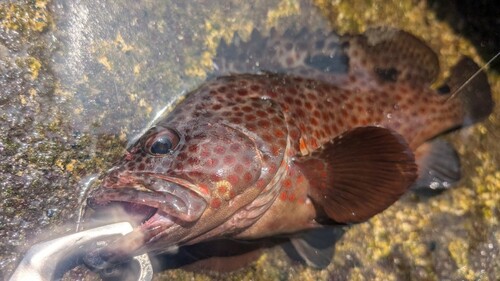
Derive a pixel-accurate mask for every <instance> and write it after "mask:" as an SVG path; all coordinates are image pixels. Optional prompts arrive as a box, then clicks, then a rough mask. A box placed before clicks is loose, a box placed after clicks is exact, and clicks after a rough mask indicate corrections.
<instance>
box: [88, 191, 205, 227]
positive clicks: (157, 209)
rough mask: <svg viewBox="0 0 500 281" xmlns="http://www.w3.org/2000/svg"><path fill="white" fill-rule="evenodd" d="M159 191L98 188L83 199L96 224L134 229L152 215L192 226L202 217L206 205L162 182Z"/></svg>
mask: <svg viewBox="0 0 500 281" xmlns="http://www.w3.org/2000/svg"><path fill="white" fill-rule="evenodd" d="M161 190H162V191H161V192H159V191H144V188H140V190H138V189H135V188H134V187H120V188H100V189H98V190H96V192H95V193H94V194H92V195H91V197H89V198H88V199H87V205H88V206H89V207H90V208H92V209H94V210H95V211H96V212H95V214H94V215H93V218H97V219H98V220H106V221H108V220H111V221H119V220H124V219H125V220H129V221H131V222H132V223H133V224H135V225H141V224H144V223H146V222H148V221H150V220H151V219H152V218H153V216H155V214H158V215H163V216H168V217H172V218H175V219H176V220H178V221H179V220H180V221H182V222H193V221H196V220H198V218H199V217H200V216H201V215H202V214H203V212H204V211H205V208H206V207H207V202H206V201H205V200H204V199H203V198H202V197H200V196H199V195H198V194H196V193H194V192H193V191H191V190H189V189H188V188H186V187H183V186H181V185H178V184H175V183H171V182H165V183H164V184H163V185H162V188H161Z"/></svg>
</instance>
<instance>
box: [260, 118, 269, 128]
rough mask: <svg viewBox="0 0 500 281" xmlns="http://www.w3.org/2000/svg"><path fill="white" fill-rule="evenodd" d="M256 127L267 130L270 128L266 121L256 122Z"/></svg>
mask: <svg viewBox="0 0 500 281" xmlns="http://www.w3.org/2000/svg"><path fill="white" fill-rule="evenodd" d="M257 125H259V126H260V127H261V128H264V129H268V128H269V127H270V126H271V123H270V122H269V121H267V120H260V121H259V122H257Z"/></svg>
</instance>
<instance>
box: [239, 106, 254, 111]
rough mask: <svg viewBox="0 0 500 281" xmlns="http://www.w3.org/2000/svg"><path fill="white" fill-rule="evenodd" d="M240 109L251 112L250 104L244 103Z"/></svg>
mask: <svg viewBox="0 0 500 281" xmlns="http://www.w3.org/2000/svg"><path fill="white" fill-rule="evenodd" d="M241 110H243V111H245V112H251V111H252V108H251V107H250V106H248V105H246V106H244V107H242V108H241Z"/></svg>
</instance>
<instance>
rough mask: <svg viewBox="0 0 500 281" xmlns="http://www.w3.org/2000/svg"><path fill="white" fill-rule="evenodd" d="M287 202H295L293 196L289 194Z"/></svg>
mask: <svg viewBox="0 0 500 281" xmlns="http://www.w3.org/2000/svg"><path fill="white" fill-rule="evenodd" d="M288 200H289V201H290V202H293V201H295V194H293V193H291V194H290V195H288Z"/></svg>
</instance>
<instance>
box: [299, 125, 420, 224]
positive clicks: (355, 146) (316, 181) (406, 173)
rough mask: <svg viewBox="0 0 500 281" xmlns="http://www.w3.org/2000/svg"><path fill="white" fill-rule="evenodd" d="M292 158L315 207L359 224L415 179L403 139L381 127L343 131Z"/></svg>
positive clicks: (411, 158) (331, 216)
mask: <svg viewBox="0 0 500 281" xmlns="http://www.w3.org/2000/svg"><path fill="white" fill-rule="evenodd" d="M296 162H297V165H298V166H299V167H300V168H301V170H302V172H303V173H304V174H305V175H306V178H307V179H308V180H309V183H310V185H311V188H310V191H309V196H310V198H311V200H312V201H313V203H314V204H315V206H316V208H317V211H318V212H319V213H320V215H321V213H323V215H325V216H326V217H327V218H328V219H330V220H333V221H334V222H336V223H346V224H347V223H357V222H361V221H364V220H367V219H369V218H370V217H372V216H374V215H376V214H378V213H380V212H382V211H383V210H385V209H386V208H387V207H389V206H390V205H391V204H393V203H394V202H395V201H396V200H398V198H399V197H400V196H401V195H402V194H403V193H405V192H406V190H408V188H409V187H410V186H411V184H412V183H413V182H414V180H415V179H416V177H417V166H416V164H415V159H414V156H413V153H412V151H411V149H410V148H409V147H408V144H407V143H406V141H405V140H404V138H403V137H402V136H401V135H399V134H398V133H396V132H395V131H392V130H389V129H385V128H380V127H359V128H355V129H353V130H350V131H347V132H346V133H344V134H342V135H340V136H338V137H337V138H335V139H334V140H333V141H332V142H331V143H328V144H327V145H324V148H323V149H322V150H320V151H317V152H315V153H313V154H312V155H310V156H308V157H303V158H299V159H297V160H296Z"/></svg>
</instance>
